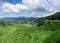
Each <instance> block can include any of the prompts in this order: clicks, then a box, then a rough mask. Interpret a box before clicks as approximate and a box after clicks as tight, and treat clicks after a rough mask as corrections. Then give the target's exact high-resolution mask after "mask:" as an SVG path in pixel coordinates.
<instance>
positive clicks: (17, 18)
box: [0, 12, 60, 21]
mask: <svg viewBox="0 0 60 43" xmlns="http://www.w3.org/2000/svg"><path fill="white" fill-rule="evenodd" d="M42 18H47V19H51V20H53V19H60V12H56V13H55V14H52V15H50V16H47V17H42ZM34 19H39V20H41V18H37V17H4V18H0V20H4V21H24V20H34Z"/></svg>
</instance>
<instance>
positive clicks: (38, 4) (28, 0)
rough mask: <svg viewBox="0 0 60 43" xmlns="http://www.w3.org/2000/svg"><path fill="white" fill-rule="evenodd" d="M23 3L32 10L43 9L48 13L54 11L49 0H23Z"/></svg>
mask: <svg viewBox="0 0 60 43" xmlns="http://www.w3.org/2000/svg"><path fill="white" fill-rule="evenodd" d="M23 3H24V4H26V5H28V6H29V7H30V8H32V9H38V8H43V9H45V10H46V11H53V10H54V9H52V8H51V7H50V6H49V3H48V2H47V0H23Z"/></svg>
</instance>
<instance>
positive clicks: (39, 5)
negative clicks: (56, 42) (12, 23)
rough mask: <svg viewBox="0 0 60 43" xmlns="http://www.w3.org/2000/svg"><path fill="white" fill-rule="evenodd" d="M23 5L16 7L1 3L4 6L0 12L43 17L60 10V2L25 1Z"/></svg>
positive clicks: (50, 0) (53, 0)
mask: <svg viewBox="0 0 60 43" xmlns="http://www.w3.org/2000/svg"><path fill="white" fill-rule="evenodd" d="M22 3H23V4H16V5H14V4H11V3H1V4H2V6H1V8H0V9H1V10H2V11H1V10H0V12H2V13H3V14H5V13H6V14H7V13H8V14H9V15H10V14H11V12H14V13H13V14H11V15H14V14H15V13H18V14H17V15H20V16H28V17H30V16H31V17H33V16H35V17H42V16H47V15H50V14H51V13H54V12H56V11H57V10H60V0H48V1H47V0H23V1H22ZM39 12H40V13H39ZM41 12H42V13H41ZM2 13H0V14H2ZM44 13H45V14H44ZM15 16H16V14H15Z"/></svg>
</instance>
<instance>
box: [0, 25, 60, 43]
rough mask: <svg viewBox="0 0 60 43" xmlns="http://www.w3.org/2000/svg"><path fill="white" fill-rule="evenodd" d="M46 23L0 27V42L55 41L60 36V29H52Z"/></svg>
mask: <svg viewBox="0 0 60 43" xmlns="http://www.w3.org/2000/svg"><path fill="white" fill-rule="evenodd" d="M45 25H46V26H45ZM45 25H42V26H40V27H36V26H27V25H24V26H6V27H0V43H49V42H50V43H55V41H57V40H56V37H57V39H58V38H59V37H60V31H58V30H56V31H51V28H50V27H51V26H50V27H49V25H48V24H45ZM52 25H54V24H52ZM55 26H57V25H55ZM54 28H55V27H54ZM52 29H53V28H52ZM57 33H58V34H57ZM56 34H57V36H56ZM54 38H55V39H54ZM53 40H54V41H53ZM51 41H52V42H51Z"/></svg>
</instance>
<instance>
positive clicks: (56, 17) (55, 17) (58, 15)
mask: <svg viewBox="0 0 60 43" xmlns="http://www.w3.org/2000/svg"><path fill="white" fill-rule="evenodd" d="M47 19H48V20H60V12H56V13H55V14H52V15H51V16H48V17H47Z"/></svg>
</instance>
